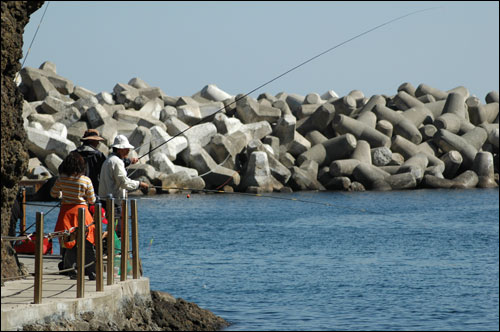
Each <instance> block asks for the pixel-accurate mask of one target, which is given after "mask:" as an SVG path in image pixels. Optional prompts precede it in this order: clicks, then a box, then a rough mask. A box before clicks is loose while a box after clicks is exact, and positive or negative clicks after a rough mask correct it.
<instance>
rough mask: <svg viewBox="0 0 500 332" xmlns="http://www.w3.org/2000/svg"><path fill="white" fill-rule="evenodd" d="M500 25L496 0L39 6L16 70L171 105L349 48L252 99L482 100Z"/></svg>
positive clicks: (491, 85) (236, 88) (250, 86)
mask: <svg viewBox="0 0 500 332" xmlns="http://www.w3.org/2000/svg"><path fill="white" fill-rule="evenodd" d="M47 6H48V7H47ZM431 7H437V8H435V9H431V10H427V11H423V12H419V13H416V14H413V15H410V16H407V17H404V18H402V19H399V20H396V21H394V22H392V23H389V24H387V25H384V26H382V27H380V28H377V29H375V30H373V31H371V32H369V33H366V34H364V35H362V36H360V37H359V38H356V39H353V40H351V41H349V40H350V39H351V38H353V37H355V36H357V35H359V34H362V33H364V32H366V31H369V30H370V29H373V28H374V27H377V26H379V25H381V24H383V23H385V22H388V21H391V20H393V19H395V18H397V17H400V16H403V15H406V14H408V13H411V12H414V11H418V10H422V9H426V8H431ZM45 9H47V11H46V14H45V17H44V18H43V21H42V22H41V23H40V20H41V18H42V15H43V12H44V11H45ZM498 16H499V2H498V1H491V2H481V1H452V2H447V1H394V2H392V1H391V2H385V1H373V2H356V1H348V2H342V1H320V2H315V1H287V2H285V1H283V2H274V1H245V2H238V1H233V2H218V1H200V2H188V1H182V2H177V1H166V2H158V1H153V2H148V1H140V2H139V1H137V2H135V1H131V2H129V1H120V2H105V1H98V2H97V1H96V2H78V1H71V2H66V1H50V2H47V1H46V2H45V4H44V5H43V7H42V8H40V9H39V10H37V11H36V12H35V13H33V14H32V15H31V18H30V22H29V23H28V25H27V26H26V27H25V31H24V46H23V54H24V58H23V59H21V63H23V61H25V64H24V66H27V67H34V68H38V67H39V66H40V65H41V64H42V63H43V62H45V61H51V62H53V63H55V64H56V67H57V73H58V74H59V75H61V76H63V77H66V78H68V79H70V80H71V81H72V82H73V83H74V84H75V85H76V86H81V87H84V88H86V89H89V90H91V91H93V92H95V93H99V92H102V91H107V92H112V91H113V88H114V86H115V85H116V84H117V83H128V82H129V80H130V79H132V78H134V77H138V78H141V79H142V80H144V81H145V82H146V83H148V84H149V85H150V86H154V87H160V88H161V89H162V90H163V92H164V93H166V94H167V95H169V96H191V95H193V94H195V93H197V92H198V91H200V90H201V89H202V88H203V87H204V86H206V85H207V84H215V85H216V86H217V87H219V88H220V89H222V90H224V91H226V92H227V93H229V94H231V95H237V94H239V93H243V94H246V93H249V92H250V91H252V90H254V89H256V88H257V87H259V86H261V85H263V84H265V83H267V82H268V81H270V80H272V79H274V78H275V77H277V76H279V75H281V74H283V73H285V72H287V71H288V70H290V69H292V68H294V67H295V66H297V65H299V64H301V63H303V62H305V61H307V60H309V59H311V58H313V57H315V56H317V55H319V54H321V53H322V52H324V51H326V50H328V49H331V48H332V47H334V46H336V45H339V44H341V43H344V42H345V43H344V44H342V45H340V46H338V47H337V48H335V49H333V50H331V51H329V52H327V53H325V54H323V55H321V56H319V57H317V58H316V59H314V60H311V61H310V62H308V63H306V64H304V65H303V66H301V67H299V68H297V69H295V70H293V71H291V72H289V73H287V74H285V75H284V76H282V77H280V78H278V79H276V80H275V81H273V82H271V83H269V84H267V85H265V86H264V87H262V88H260V89H257V90H256V91H255V92H253V93H252V94H250V96H252V97H254V98H257V97H258V96H259V95H260V94H261V93H269V94H272V95H276V94H277V93H279V92H286V93H295V94H299V95H303V96H305V95H307V94H308V93H313V92H315V93H319V94H320V95H321V94H323V93H324V92H326V91H328V90H333V91H335V92H336V93H337V94H338V95H339V96H344V95H346V94H348V93H349V92H350V91H352V90H360V91H362V92H363V93H364V95H365V96H366V97H370V96H372V95H375V94H385V95H388V96H391V95H394V94H396V93H397V89H398V87H399V86H400V85H401V84H402V83H405V82H409V83H411V84H412V85H413V86H414V87H418V85H419V84H421V83H425V84H427V85H430V86H432V87H434V88H437V89H440V90H445V91H446V90H449V89H453V88H455V87H457V86H465V87H466V88H468V89H469V91H470V93H471V94H472V95H475V96H477V97H478V98H480V99H481V100H482V101H483V102H484V97H485V96H486V94H487V93H488V92H490V91H493V90H495V91H498V90H499V68H498V67H499V44H498V43H499V20H498ZM37 27H39V30H38V33H37V34H36V38H35V39H34V41H33V44H32V47H31V49H30V53H29V54H28V56H27V57H26V54H27V51H28V47H29V45H30V43H31V42H32V40H33V37H34V36H35V32H36V30H37ZM25 58H26V59H25Z"/></svg>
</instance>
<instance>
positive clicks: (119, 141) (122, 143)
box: [111, 135, 135, 149]
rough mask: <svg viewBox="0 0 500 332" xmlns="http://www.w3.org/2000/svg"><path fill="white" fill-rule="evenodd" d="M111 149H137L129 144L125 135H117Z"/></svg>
mask: <svg viewBox="0 0 500 332" xmlns="http://www.w3.org/2000/svg"><path fill="white" fill-rule="evenodd" d="M111 147H112V148H117V149H135V148H134V146H133V145H131V144H130V143H129V142H128V139H127V137H126V136H125V135H117V136H116V137H115V141H114V142H113V145H111Z"/></svg>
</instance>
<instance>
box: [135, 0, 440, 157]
mask: <svg viewBox="0 0 500 332" xmlns="http://www.w3.org/2000/svg"><path fill="white" fill-rule="evenodd" d="M437 8H440V7H430V8H425V9H420V10H416V11H413V12H411V13H408V14H405V15H402V16H399V17H396V18H393V19H391V20H389V21H387V22H384V23H382V24H380V25H377V26H376V27H374V28H371V29H369V30H366V31H364V32H362V33H360V34H358V35H356V36H354V37H352V38H349V39H347V40H345V41H343V42H341V43H339V44H337V45H335V46H333V47H330V48H329V49H327V50H325V51H323V52H321V53H319V54H317V55H315V56H313V57H312V58H310V59H308V60H306V61H304V62H302V63H300V64H298V65H297V66H295V67H293V68H291V69H289V70H287V71H285V72H284V73H282V74H280V75H278V76H276V77H274V78H273V79H271V80H269V81H267V82H265V83H263V84H261V85H259V86H258V87H256V88H255V89H253V90H251V91H250V92H247V93H246V94H244V95H242V96H241V97H239V98H236V99H235V100H234V101H232V102H231V103H229V104H228V105H226V106H224V107H222V108H220V109H219V110H218V111H216V112H215V113H213V114H212V115H211V116H213V115H215V114H217V113H219V112H220V111H222V110H224V109H225V108H226V107H229V106H231V105H233V104H234V103H237V102H238V101H239V100H241V99H243V98H245V97H247V96H248V95H250V94H252V93H253V92H255V91H257V90H259V89H260V88H263V87H264V86H266V85H268V84H269V83H272V82H274V81H276V80H277V79H279V78H281V77H283V76H285V75H286V74H288V73H290V72H292V71H294V70H296V69H298V68H300V67H302V66H303V65H305V64H307V63H309V62H311V61H313V60H315V59H317V58H319V57H320V56H322V55H324V54H326V53H328V52H331V51H333V50H334V49H336V48H338V47H340V46H342V45H345V44H347V43H349V42H351V41H353V40H355V39H357V38H360V37H362V36H364V35H366V34H368V33H370V32H372V31H374V30H377V29H379V28H381V27H383V26H385V25H388V24H391V23H393V22H395V21H398V20H401V19H403V18H405V17H408V16H411V15H414V14H417V13H422V12H425V11H429V10H433V9H437ZM203 121H204V119H200V120H199V121H197V122H196V123H195V124H194V125H192V126H189V127H187V128H186V129H184V130H182V131H181V132H179V133H177V134H175V135H174V136H172V137H171V138H170V139H168V140H167V141H165V142H163V143H161V144H160V145H158V146H157V147H155V148H154V149H152V150H150V151H149V152H148V153H145V154H144V155H142V156H140V157H139V158H138V159H141V158H143V157H145V156H146V155H148V154H149V153H151V152H153V151H154V150H156V149H158V148H159V147H161V146H162V145H164V144H167V143H168V142H170V141H171V140H173V139H174V138H176V137H177V136H180V135H182V134H184V133H185V132H186V131H188V130H189V129H191V128H193V127H194V126H196V125H198V124H200V123H201V122H203Z"/></svg>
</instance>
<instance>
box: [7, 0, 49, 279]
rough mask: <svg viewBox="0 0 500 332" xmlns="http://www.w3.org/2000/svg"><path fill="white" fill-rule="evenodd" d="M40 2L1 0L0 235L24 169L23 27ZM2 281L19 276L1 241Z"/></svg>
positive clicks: (25, 152) (26, 164)
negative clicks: (17, 78)
mask: <svg viewBox="0 0 500 332" xmlns="http://www.w3.org/2000/svg"><path fill="white" fill-rule="evenodd" d="M42 4H43V1H2V61H1V63H2V105H1V112H2V149H1V153H2V156H1V160H2V180H1V181H2V207H1V218H2V219H1V222H2V224H1V225H2V226H1V233H2V236H4V235H7V233H8V231H9V228H10V222H11V221H10V220H11V218H10V215H11V208H12V205H13V203H14V199H15V197H16V194H17V191H18V182H19V181H20V180H21V178H22V176H23V174H24V173H25V172H26V170H27V167H28V158H29V157H28V151H27V149H26V132H25V131H24V130H19V128H23V119H22V110H23V96H22V94H21V92H20V91H19V89H17V87H16V84H15V83H14V78H15V75H16V73H17V72H18V71H19V70H20V69H21V64H20V63H19V60H20V59H21V58H22V56H23V53H22V46H23V33H24V27H25V25H26V24H27V23H28V21H29V16H30V15H31V14H32V13H33V12H35V11H36V10H37V9H38V8H40V7H41V6H42ZM1 255H2V256H1V257H2V263H1V265H2V280H3V279H4V278H7V277H14V276H18V275H21V270H20V269H19V267H18V264H17V263H16V259H15V256H14V251H13V250H12V248H11V246H10V243H9V242H3V241H2V252H1Z"/></svg>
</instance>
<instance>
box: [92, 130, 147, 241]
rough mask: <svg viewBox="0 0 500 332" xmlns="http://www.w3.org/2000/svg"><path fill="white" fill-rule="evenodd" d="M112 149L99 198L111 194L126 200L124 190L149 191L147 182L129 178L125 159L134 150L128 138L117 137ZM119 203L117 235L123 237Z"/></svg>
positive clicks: (102, 176)
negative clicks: (141, 189)
mask: <svg viewBox="0 0 500 332" xmlns="http://www.w3.org/2000/svg"><path fill="white" fill-rule="evenodd" d="M111 147H112V148H113V152H112V153H110V154H109V156H108V158H107V159H106V161H105V162H104V163H103V164H102V168H101V176H100V183H99V197H100V198H101V199H103V200H104V199H106V198H107V197H109V195H110V194H111V195H112V196H113V198H115V199H117V198H124V197H122V196H123V195H122V192H123V189H126V190H127V191H129V190H137V189H139V188H143V189H148V188H149V185H148V184H147V183H146V182H141V181H136V180H132V179H130V178H129V177H128V176H127V170H126V169H125V163H124V162H123V159H125V158H126V157H127V156H128V154H129V152H130V149H134V146H133V145H131V144H130V143H129V142H128V139H127V137H126V136H124V135H117V136H116V137H115V140H114V142H113V145H111ZM118 203H119V202H116V201H115V216H116V217H117V218H118V220H119V222H118V225H117V227H116V234H117V235H118V237H121V217H120V216H121V204H118Z"/></svg>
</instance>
